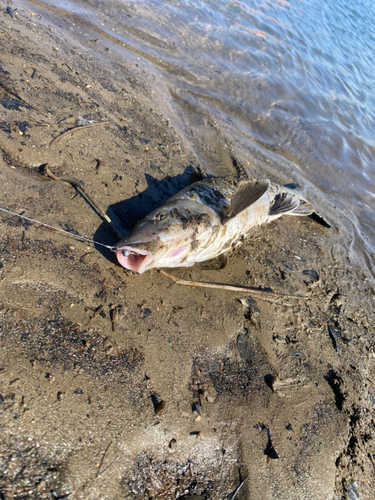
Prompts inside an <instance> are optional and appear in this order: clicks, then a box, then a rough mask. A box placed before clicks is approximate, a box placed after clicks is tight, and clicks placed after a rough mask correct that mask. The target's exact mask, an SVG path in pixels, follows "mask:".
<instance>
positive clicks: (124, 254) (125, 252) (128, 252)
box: [122, 249, 131, 257]
mask: <svg viewBox="0 0 375 500" xmlns="http://www.w3.org/2000/svg"><path fill="white" fill-rule="evenodd" d="M130 253H131V252H130V251H129V250H127V249H125V250H123V251H122V255H123V256H124V257H129V255H130Z"/></svg>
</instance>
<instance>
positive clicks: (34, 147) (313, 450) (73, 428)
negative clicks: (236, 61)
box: [0, 7, 375, 500]
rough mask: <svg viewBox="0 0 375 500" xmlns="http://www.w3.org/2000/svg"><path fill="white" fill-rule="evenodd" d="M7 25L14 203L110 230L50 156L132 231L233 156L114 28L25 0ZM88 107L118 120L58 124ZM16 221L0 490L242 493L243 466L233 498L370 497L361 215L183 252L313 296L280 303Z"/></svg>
mask: <svg viewBox="0 0 375 500" xmlns="http://www.w3.org/2000/svg"><path fill="white" fill-rule="evenodd" d="M5 8H6V7H4V10H5ZM0 35H1V36H0V47H1V49H0V179H1V185H2V197H1V206H4V207H6V208H8V209H9V210H12V211H14V212H18V213H19V212H23V213H24V214H25V215H26V216H28V217H32V218H35V219H37V220H40V221H43V222H46V223H48V224H51V225H54V226H56V227H61V228H63V229H66V230H68V231H77V232H78V233H79V234H82V235H84V236H88V237H90V238H91V237H95V238H96V239H97V240H98V241H102V242H103V243H105V244H113V243H115V242H116V239H117V237H116V235H115V234H114V233H113V232H112V231H111V229H110V228H108V226H106V225H105V224H104V223H102V222H101V220H100V219H99V218H98V216H97V214H96V213H95V212H94V211H93V210H92V208H91V207H90V206H89V204H88V203H87V202H86V201H85V200H84V199H83V197H81V196H79V195H76V192H75V190H74V189H73V188H71V187H69V186H66V185H63V184H61V183H58V182H54V181H52V180H50V179H47V178H45V177H44V176H43V175H42V174H41V172H42V168H41V166H42V165H43V164H45V163H48V164H49V165H50V167H51V169H52V170H53V172H54V173H55V174H57V175H69V176H73V177H75V178H77V179H80V180H82V181H84V183H85V186H86V187H87V188H88V189H89V190H90V191H91V193H93V195H94V197H95V199H96V201H97V202H98V203H99V204H100V205H101V206H102V207H103V208H104V209H105V210H107V213H108V215H109V216H110V217H111V218H112V219H113V221H114V222H115V223H116V225H118V226H119V227H121V228H122V229H123V231H124V234H126V232H127V231H129V230H130V228H131V227H132V225H133V224H134V223H135V222H136V220H138V219H139V218H140V217H142V216H144V215H145V214H146V213H148V211H149V210H151V209H152V208H155V207H156V206H158V205H160V204H161V203H162V202H163V201H164V200H165V199H166V198H168V197H169V196H170V195H172V194H174V193H175V192H177V191H178V190H179V189H181V188H182V187H184V186H186V185H187V184H188V183H189V182H191V181H192V180H194V178H195V175H196V173H197V171H198V170H199V168H202V167H204V168H203V170H204V169H205V168H206V167H207V168H210V167H212V170H214V168H215V167H214V164H218V161H219V160H222V163H220V167H217V170H216V173H225V172H227V173H232V172H233V171H234V166H233V163H230V162H231V160H230V155H229V154H227V153H224V152H223V151H224V149H222V150H220V151H219V150H218V148H217V147H216V146H217V142H215V141H218V140H219V139H218V137H219V135H217V136H215V140H214V141H213V142H212V143H210V144H207V145H206V146H205V147H203V146H202V148H201V149H200V150H199V152H198V151H197V150H196V148H195V146H194V145H192V144H190V145H189V141H188V137H189V134H188V133H187V132H186V130H185V131H184V132H183V127H182V126H181V127H179V126H178V120H175V121H174V119H173V116H170V115H169V114H168V113H169V112H168V109H170V108H168V106H167V105H166V104H163V102H161V97H162V95H163V92H165V90H164V89H160V92H159V91H158V87H157V85H156V84H155V82H154V79H153V78H152V75H148V74H147V72H146V71H144V70H143V69H140V68H137V67H136V66H135V65H134V64H133V62H132V63H131V61H126V60H124V61H123V64H121V66H119V65H117V66H116V68H111V66H110V64H109V63H108V61H106V59H105V57H106V56H105V55H106V51H105V47H104V48H103V47H101V49H100V51H98V52H97V53H95V51H93V50H92V47H91V46H90V45H89V43H88V45H87V46H86V47H85V46H84V45H80V44H79V43H78V42H73V41H71V40H68V39H67V38H65V37H64V36H62V35H61V33H59V32H57V31H56V30H54V29H52V28H51V27H50V26H49V25H48V24H47V23H45V22H44V21H43V20H42V19H40V18H39V17H38V16H37V15H32V14H31V13H30V12H29V11H26V10H24V9H22V8H21V7H19V8H18V11H17V15H16V17H15V18H14V19H12V18H11V17H10V15H9V14H7V13H3V14H1V15H0ZM119 64H120V63H119ZM129 68H134V69H129ZM154 85H155V86H154ZM92 121H93V122H95V123H100V122H102V121H109V125H106V126H102V127H94V128H91V129H82V130H77V131H76V132H75V133H73V134H68V135H65V136H63V137H62V138H61V140H59V141H55V142H54V143H53V144H51V141H52V140H53V139H54V138H56V137H57V136H59V134H61V133H63V132H64V131H66V130H67V129H70V128H72V127H75V126H77V125H80V124H84V123H91V122H92ZM202 127H203V128H204V125H202ZM183 133H184V135H183ZM210 133H211V132H207V135H206V136H205V137H210ZM223 140H224V139H223ZM198 142H199V141H197V143H198ZM202 142H203V139H202ZM218 151H219V152H218ZM258 156H259V158H260V155H258ZM198 158H199V161H198ZM210 158H212V159H211V160H210ZM256 158H258V157H257V156H256V155H255V154H254V169H253V170H254V174H255V175H257V176H262V172H263V175H264V176H265V177H267V176H268V173H267V171H266V170H262V169H263V168H265V167H264V165H266V164H265V162H262V161H261V160H260V159H258V160H257V159H256ZM210 161H212V165H210ZM285 171H286V169H285ZM280 172H284V170H283V168H281V167H280ZM289 175H290V174H289ZM272 180H277V179H272ZM279 181H280V182H281V181H283V179H279ZM314 201H315V200H314ZM0 223H1V228H2V237H1V241H0V247H1V269H0V276H1V285H2V286H1V288H0V306H1V307H0V325H1V330H0V346H1V358H0V359H1V361H0V394H1V397H0V414H1V422H0V425H1V427H0V491H1V494H2V496H3V498H5V499H13V498H37V499H39V498H40V499H44V498H45V499H47V498H69V499H70V498H77V499H78V498H85V499H98V498H103V499H117V498H129V499H132V498H134V499H135V498H139V499H143V498H155V499H156V498H171V499H172V498H202V499H203V498H210V499H211V498H212V499H224V498H225V499H226V498H233V494H234V492H235V491H236V488H237V487H238V486H239V485H240V484H241V482H242V480H244V479H245V478H246V480H245V482H244V483H243V486H242V487H241V490H240V491H238V493H237V494H236V497H235V498H237V499H259V498H264V499H265V500H268V499H276V498H277V499H280V500H284V499H285V500H286V499H293V500H294V499H296V500H297V499H302V498H303V499H319V500H320V499H322V498H326V499H332V500H333V499H334V500H339V499H342V498H350V499H356V498H360V499H361V500H362V499H369V500H370V499H372V498H373V485H374V481H375V442H374V426H375V419H374V416H373V415H374V406H375V389H374V382H375V367H374V340H373V331H374V290H373V289H372V287H371V283H370V281H368V280H367V278H366V276H365V275H364V274H363V273H362V271H361V270H359V269H356V268H354V267H352V266H350V265H349V264H348V260H347V254H348V250H347V248H346V242H345V235H341V234H339V233H337V232H336V231H335V230H334V229H328V228H325V227H323V226H321V225H319V224H317V223H316V222H315V221H313V220H311V219H305V220H301V219H298V218H289V219H287V218H284V219H281V220H279V221H276V222H275V223H272V224H270V225H269V226H268V227H267V228H260V229H259V230H257V231H254V234H252V235H250V237H249V238H248V239H247V240H246V241H245V242H244V243H243V245H242V246H241V247H240V248H238V249H236V250H235V251H234V252H233V253H232V254H231V255H230V256H229V257H228V262H227V264H226V266H225V267H224V268H220V267H221V266H219V265H218V266H216V268H213V267H210V268H207V269H205V268H204V266H200V267H199V266H196V267H194V268H192V269H189V270H173V274H174V275H175V276H179V277H185V278H187V279H193V280H202V281H212V282H220V283H223V282H226V283H230V284H241V285H245V286H246V285H247V286H257V287H272V289H273V290H275V291H279V292H281V293H291V294H301V295H306V294H310V295H311V298H310V299H309V300H306V301H288V300H284V299H283V300H272V301H264V300H259V299H258V298H256V297H254V298H251V297H250V296H246V294H244V293H239V294H236V293H233V292H225V291H221V290H204V289H199V288H188V287H183V286H179V285H177V284H174V283H173V282H171V281H169V280H168V279H167V278H166V277H164V276H163V275H161V274H160V273H159V272H157V271H155V272H154V271H151V272H148V273H145V274H144V275H141V276H138V275H134V274H132V273H129V272H125V271H124V270H123V269H121V268H120V267H119V266H118V265H117V264H116V263H115V261H114V259H113V256H112V255H111V254H110V253H106V252H105V251H104V252H103V251H101V250H100V249H96V248H94V246H91V245H89V244H86V243H82V242H78V241H75V240H73V239H66V238H64V237H63V236H60V235H58V234H56V233H51V232H47V231H45V230H43V229H40V228H37V227H35V226H32V225H30V224H28V223H25V222H22V221H20V220H18V219H17V218H13V217H8V216H4V215H1V219H0ZM99 308H101V309H100V313H99V314H98V315H95V314H96V312H97V311H98V310H99ZM161 401H164V402H165V408H164V410H163V411H162V412H161V413H160V411H159V409H160V408H161V406H160V402H161ZM158 405H159V406H158ZM162 406H163V405H162ZM197 410H199V411H198V412H197ZM183 495H186V496H183ZM189 495H190V496H189ZM194 495H195V496H194Z"/></svg>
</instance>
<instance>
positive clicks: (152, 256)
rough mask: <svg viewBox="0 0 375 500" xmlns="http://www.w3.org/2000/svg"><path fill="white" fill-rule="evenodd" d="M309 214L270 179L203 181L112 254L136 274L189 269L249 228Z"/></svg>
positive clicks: (309, 209)
mask: <svg viewBox="0 0 375 500" xmlns="http://www.w3.org/2000/svg"><path fill="white" fill-rule="evenodd" d="M313 211H314V208H313V207H312V205H311V204H310V203H309V202H307V201H306V200H305V199H304V198H303V197H301V195H299V194H298V193H296V192H294V190H293V189H290V188H288V187H285V186H279V185H278V184H273V183H271V182H270V180H258V179H254V178H246V179H244V178H243V177H239V176H234V175H230V176H225V177H207V178H205V179H203V180H200V181H197V182H194V183H193V184H191V185H190V186H188V187H186V188H184V189H182V191H179V192H178V193H177V194H175V195H174V196H172V197H171V198H169V200H167V201H166V203H164V205H162V206H161V207H160V208H157V209H156V210H153V211H152V212H151V213H149V214H148V215H147V216H146V217H145V218H144V219H142V220H140V221H139V222H137V224H136V225H135V227H134V229H133V231H132V232H131V233H130V235H129V236H127V237H125V238H123V239H121V240H120V241H119V242H118V243H117V244H116V245H115V246H114V251H115V252H116V257H117V260H118V262H119V264H120V265H121V266H123V267H124V268H125V269H128V270H130V271H134V272H137V273H139V274H142V273H144V272H145V271H148V270H150V269H153V268H173V267H190V266H193V265H194V264H195V263H197V262H203V261H206V260H210V259H213V258H215V257H218V256H219V255H221V254H223V253H225V252H228V251H229V250H230V249H231V248H232V247H233V246H235V245H236V242H238V241H239V240H240V239H241V238H242V237H244V236H245V235H246V234H247V233H248V232H249V230H250V229H251V228H253V227H256V226H259V225H261V224H264V223H267V222H271V221H273V220H275V219H277V218H279V217H281V216H282V215H293V216H296V215H297V216H306V215H310V214H312V213H313Z"/></svg>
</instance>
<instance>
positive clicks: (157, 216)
mask: <svg viewBox="0 0 375 500" xmlns="http://www.w3.org/2000/svg"><path fill="white" fill-rule="evenodd" d="M166 218H167V214H166V212H157V213H156V214H155V215H154V220H164V219H166Z"/></svg>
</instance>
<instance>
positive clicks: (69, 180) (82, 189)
mask: <svg viewBox="0 0 375 500" xmlns="http://www.w3.org/2000/svg"><path fill="white" fill-rule="evenodd" d="M44 175H46V176H47V177H50V178H51V179H53V180H55V181H60V182H64V183H65V184H68V185H70V186H74V187H75V188H77V189H78V190H79V191H80V192H81V193H82V194H83V196H85V198H87V199H88V201H89V202H90V203H91V205H92V206H93V207H94V208H95V210H96V211H97V212H98V214H99V215H100V217H101V218H102V219H103V220H105V221H106V222H108V224H109V225H110V226H111V228H112V229H113V230H114V232H115V233H116V234H117V236H118V237H119V238H122V236H123V235H122V234H121V232H120V231H119V230H118V229H117V228H116V226H115V225H114V224H113V222H112V221H111V219H110V218H109V217H108V215H106V214H105V213H104V212H103V210H101V208H100V207H99V206H98V205H97V204H96V202H95V201H94V199H93V197H92V196H91V194H90V193H89V192H88V191H87V190H86V189H85V187H84V184H83V182H82V181H78V180H76V179H73V178H69V177H66V178H61V177H57V175H54V174H53V173H52V172H51V170H50V168H49V165H48V163H47V164H46V165H45V166H44Z"/></svg>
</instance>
